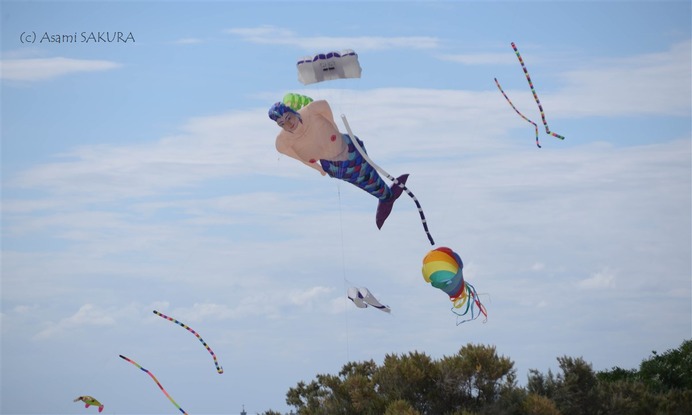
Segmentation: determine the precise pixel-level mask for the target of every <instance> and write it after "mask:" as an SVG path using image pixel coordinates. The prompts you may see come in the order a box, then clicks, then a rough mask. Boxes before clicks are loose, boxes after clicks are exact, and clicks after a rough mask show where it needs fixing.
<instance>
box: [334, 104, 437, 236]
mask: <svg viewBox="0 0 692 415" xmlns="http://www.w3.org/2000/svg"><path fill="white" fill-rule="evenodd" d="M341 120H342V121H343V122H344V126H345V127H346V131H347V132H348V136H349V137H351V142H352V143H353V146H354V147H355V148H356V150H358V152H359V153H360V155H361V156H363V159H365V161H367V162H368V163H369V164H370V165H371V166H372V167H373V168H374V169H375V170H377V172H378V173H380V174H381V175H383V176H385V177H387V178H388V179H389V180H391V181H392V182H394V184H395V185H397V186H399V187H401V188H402V189H403V190H404V191H405V192H406V194H407V195H409V197H411V199H413V202H414V203H415V204H416V207H417V208H418V214H419V215H420V220H421V223H423V229H424V230H425V234H426V235H427V236H428V240H429V241H430V245H435V241H434V240H433V237H432V235H431V234H430V230H428V222H427V220H426V219H425V214H424V213H423V207H422V206H421V205H420V202H418V199H417V198H416V196H414V195H413V193H412V192H411V191H410V190H409V189H408V188H407V187H406V185H404V184H403V183H401V182H399V181H398V180H397V179H396V177H394V176H392V175H391V174H389V173H387V172H386V171H385V170H384V169H383V168H382V167H380V166H378V165H377V164H375V162H374V161H372V160H371V159H370V157H368V155H367V154H366V153H365V150H363V148H362V147H361V146H360V144H359V143H358V140H357V139H356V136H355V135H353V131H351V126H350V125H349V124H348V120H347V119H346V116H345V115H344V114H341Z"/></svg>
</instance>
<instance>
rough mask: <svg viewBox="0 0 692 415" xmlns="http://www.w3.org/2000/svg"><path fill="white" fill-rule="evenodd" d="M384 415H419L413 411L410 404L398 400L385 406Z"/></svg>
mask: <svg viewBox="0 0 692 415" xmlns="http://www.w3.org/2000/svg"><path fill="white" fill-rule="evenodd" d="M384 415H420V412H418V411H416V410H415V409H413V407H412V406H411V404H410V403H408V402H406V401H404V400H401V399H399V400H396V401H394V402H392V403H390V404H389V406H387V410H386V411H385V413H384Z"/></svg>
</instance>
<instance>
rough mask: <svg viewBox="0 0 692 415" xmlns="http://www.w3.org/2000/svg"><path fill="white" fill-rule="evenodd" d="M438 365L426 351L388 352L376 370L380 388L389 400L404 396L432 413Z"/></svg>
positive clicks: (376, 383)
mask: <svg viewBox="0 0 692 415" xmlns="http://www.w3.org/2000/svg"><path fill="white" fill-rule="evenodd" d="M436 378H437V366H436V365H435V364H434V362H433V360H432V359H431V358H430V357H429V356H428V355H426V354H425V353H419V352H411V353H409V354H407V355H400V356H399V355H395V354H392V355H387V356H385V358H384V364H383V365H382V367H380V370H378V371H377V373H375V375H374V376H373V379H374V381H375V385H376V389H377V392H378V393H379V394H380V395H381V396H382V397H383V398H384V400H385V401H386V402H394V401H397V400H403V401H406V402H408V403H409V404H411V405H412V407H413V408H414V409H415V410H417V411H418V412H420V413H422V414H428V413H430V412H429V411H430V409H431V398H432V394H433V391H434V390H435V379H436Z"/></svg>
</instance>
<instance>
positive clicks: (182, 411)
mask: <svg viewBox="0 0 692 415" xmlns="http://www.w3.org/2000/svg"><path fill="white" fill-rule="evenodd" d="M119 356H120V358H121V359H123V360H126V361H128V362H130V363H132V364H133V365H135V366H137V367H138V368H139V369H140V370H142V371H143V372H146V373H147V375H149V376H151V378H152V379H154V382H156V384H157V385H158V386H159V389H161V392H163V394H164V395H166V397H167V398H168V399H169V400H170V401H171V402H172V403H173V405H175V407H176V408H178V410H179V411H180V412H181V413H182V414H183V415H187V412H185V411H184V410H183V408H181V407H180V405H178V404H177V403H176V402H175V401H174V400H173V398H171V395H169V394H168V392H166V389H164V388H163V386H162V385H161V383H159V381H158V379H156V376H154V374H153V373H151V372H150V371H148V370H146V369H145V368H143V367H142V366H140V365H139V364H137V362H135V361H134V360H132V359H130V358H127V357H125V356H123V355H119Z"/></svg>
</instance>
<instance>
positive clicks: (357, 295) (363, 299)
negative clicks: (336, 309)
mask: <svg viewBox="0 0 692 415" xmlns="http://www.w3.org/2000/svg"><path fill="white" fill-rule="evenodd" d="M348 298H349V299H350V300H351V301H353V304H355V305H356V307H358V308H367V307H368V306H371V307H375V308H379V309H380V310H382V311H384V312H385V313H390V312H391V311H392V309H391V308H389V306H386V305H384V304H382V303H380V302H379V301H378V300H377V298H375V296H374V295H372V294H371V293H370V291H369V290H368V289H367V288H365V287H359V288H356V287H349V289H348Z"/></svg>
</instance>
